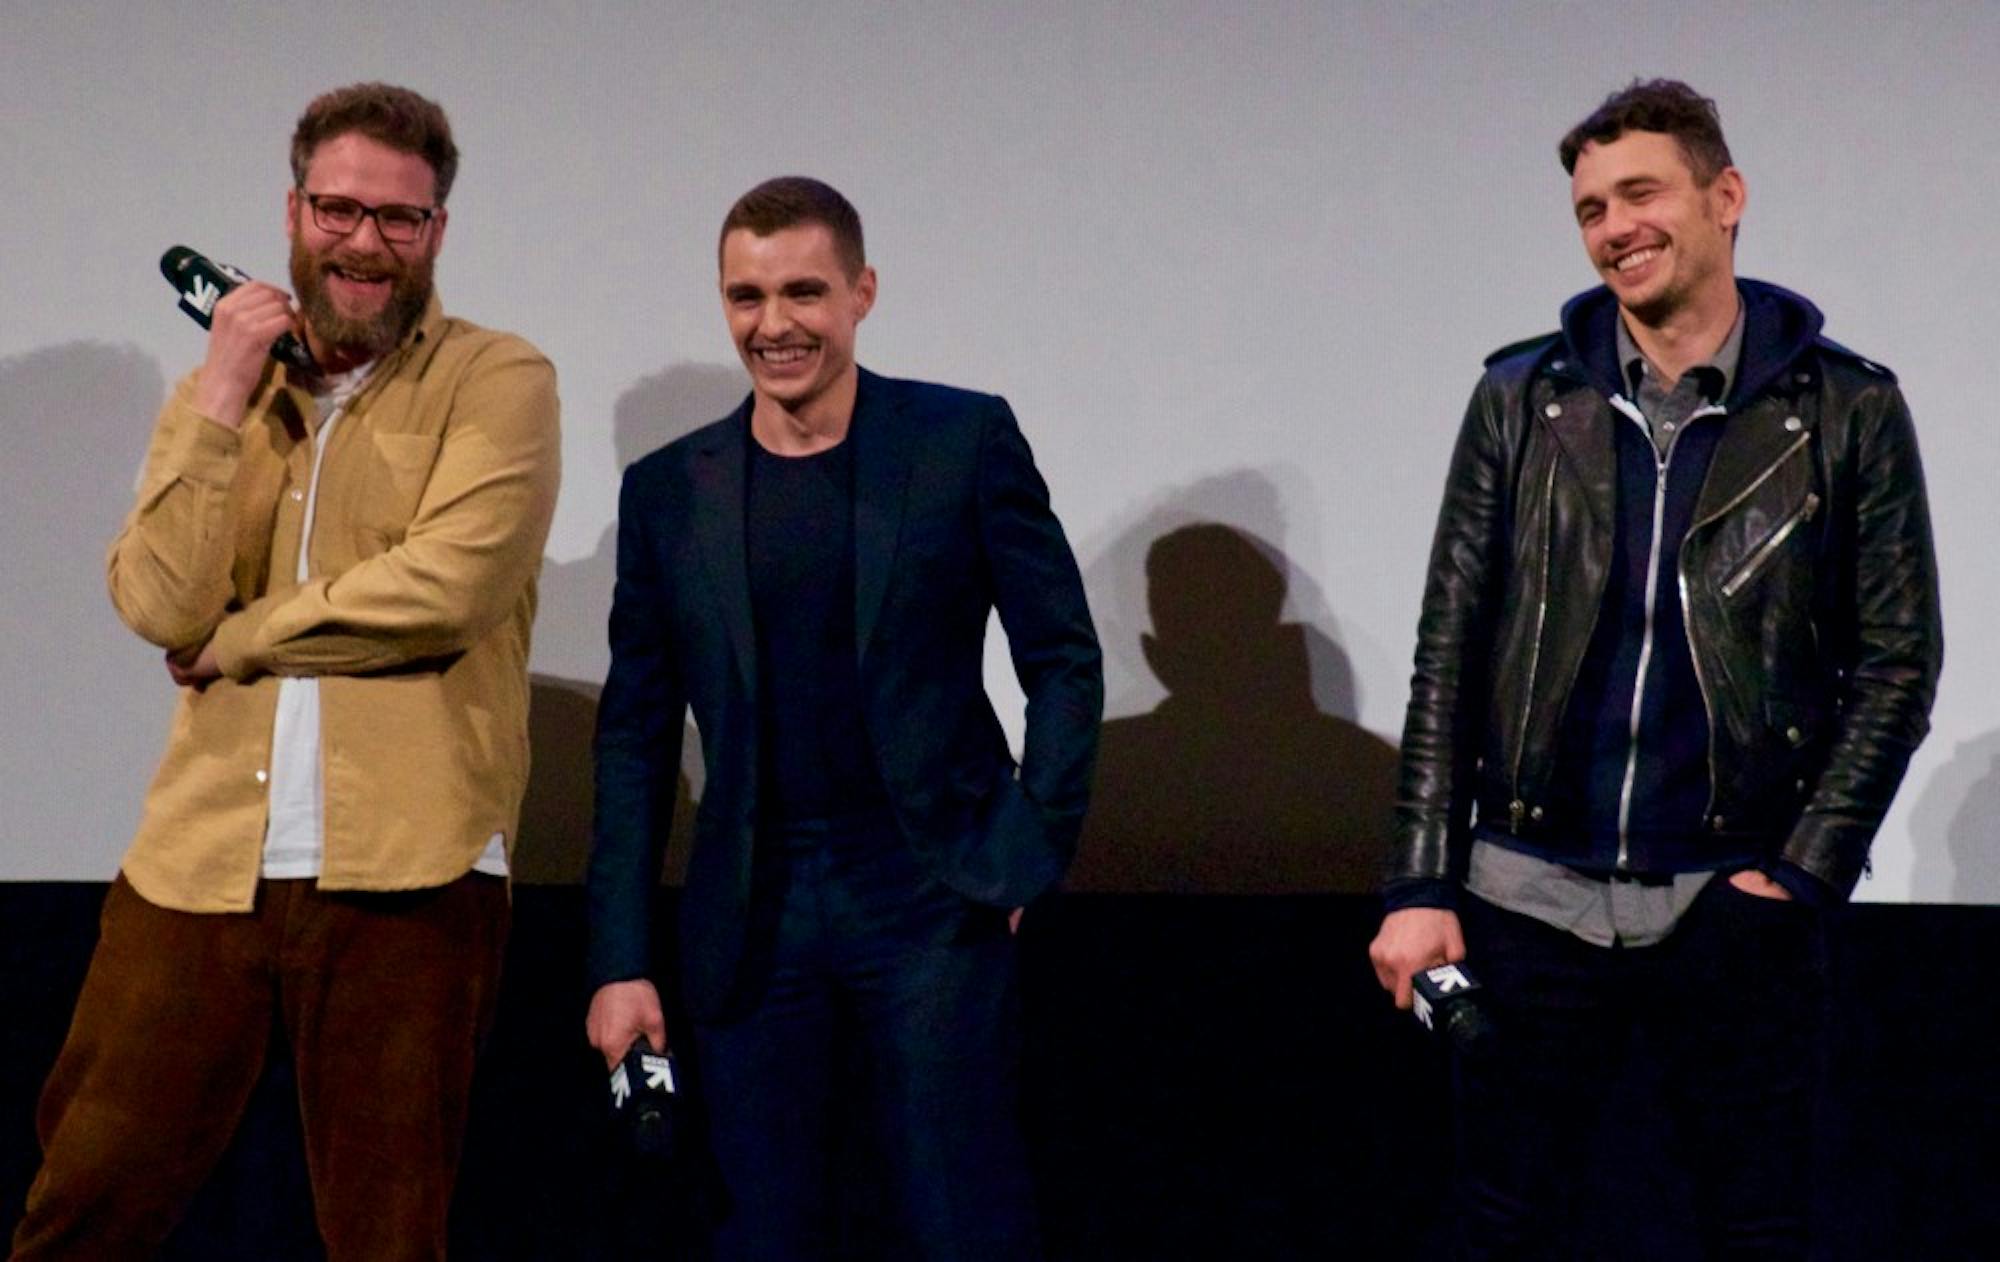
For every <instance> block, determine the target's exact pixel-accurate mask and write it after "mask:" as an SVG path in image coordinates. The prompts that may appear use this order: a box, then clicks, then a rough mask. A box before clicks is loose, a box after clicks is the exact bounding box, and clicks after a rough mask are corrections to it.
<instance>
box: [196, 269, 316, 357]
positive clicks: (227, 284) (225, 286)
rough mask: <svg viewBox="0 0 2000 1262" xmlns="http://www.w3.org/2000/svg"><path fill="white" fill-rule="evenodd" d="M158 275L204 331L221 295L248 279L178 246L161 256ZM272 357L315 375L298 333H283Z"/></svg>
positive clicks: (307, 352)
mask: <svg viewBox="0 0 2000 1262" xmlns="http://www.w3.org/2000/svg"><path fill="white" fill-rule="evenodd" d="M160 274H161V275H162V276H165V277H166V278H167V283H168V284H169V285H172V286H173V287H174V288H175V289H177V290H179V291H180V295H181V310H183V311H185V312H187V313H188V314H189V315H191V316H193V317H194V322H195V323H196V324H199V325H200V326H201V327H202V328H204V329H205V328H207V327H208V326H209V322H210V321H211V319H212V318H213V317H214V314H215V304H216V303H217V302H218V301H220V300H221V298H222V295H224V294H226V293H228V292H229V291H230V290H232V289H234V288H236V287H237V286H238V285H240V284H242V283H243V282H244V281H246V280H249V279H250V278H249V277H248V276H246V275H244V274H243V273H242V272H240V271H238V270H237V269H236V268H233V267H231V266H230V265H229V264H227V263H217V262H215V261H214V260H213V259H207V258H203V257H202V256H201V255H200V254H197V253H196V252H195V251H193V250H190V249H189V248H188V247H186V246H184V245H177V246H175V247H173V248H172V249H171V250H168V251H167V252H166V253H165V254H162V255H161V256H160ZM271 358H272V359H275V360H279V361H281V362H283V363H287V364H290V365H291V366H292V367H294V368H296V369H298V370H299V371H300V372H307V373H317V372H318V371H319V365H318V364H316V363H314V362H313V357H312V352H311V351H309V350H307V349H306V344H305V343H304V342H301V341H300V340H299V339H298V335H297V334H293V333H286V334H284V335H283V336H281V337H279V338H278V340H277V341H275V342H273V343H271Z"/></svg>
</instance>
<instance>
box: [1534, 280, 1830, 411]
mask: <svg viewBox="0 0 2000 1262" xmlns="http://www.w3.org/2000/svg"><path fill="white" fill-rule="evenodd" d="M1736 292H1737V294H1738V295H1740V296H1741V298H1742V300H1743V359H1742V361H1741V362H1740V363H1739V364H1738V365H1737V368H1736V379H1735V384H1734V385H1733V386H1732V388H1731V390H1730V395H1729V398H1728V399H1727V400H1726V401H1725V402H1726V403H1727V405H1728V406H1730V407H1735V406H1736V405H1737V404H1739V403H1741V402H1742V401H1743V400H1745V399H1750V398H1755V397H1756V395H1757V394H1758V393H1759V392H1760V391H1762V390H1763V389H1764V388H1765V387H1766V386H1768V385H1770V384H1771V383H1772V382H1773V381H1775V380H1777V378H1778V377H1779V376H1781V375H1782V374H1783V373H1784V372H1785V370H1786V369H1787V368H1789V367H1790V366H1791V364H1792V363H1793V362H1794V361H1795V360H1797V359H1798V358H1799V357H1800V356H1801V355H1803V354H1805V353H1806V351H1807V350H1808V349H1810V348H1811V347H1812V345H1813V343H1814V342H1815V341H1816V340H1817V339H1818V338H1819V330H1820V326H1821V325H1822V324H1823V323H1824V322H1825V321H1824V318H1823V317H1822V316H1821V315H1820V313H1819V308H1818V307H1815V306H1813V305H1812V303H1811V302H1810V301H1808V300H1807V299H1805V298H1803V297H1801V296H1799V295H1798V294H1795V293H1793V292H1792V291H1791V290H1789V289H1785V288H1783V287H1781V286H1778V285H1772V284H1768V283H1766V282H1764V281H1761V280H1749V279H1747V278H1742V277H1739V278H1738V279H1737V281H1736ZM1617 318H1618V300H1617V298H1615V297H1613V296H1612V293H1611V291H1610V290H1609V289H1608V288H1606V287H1605V286H1603V285H1599V286H1597V287H1596V288H1595V289H1587V290H1585V291H1584V292H1582V293H1580V294H1578V295H1577V296H1576V297H1574V298H1572V299H1570V300H1569V301H1568V302H1566V303H1564V304H1563V309H1562V334H1561V339H1562V344H1563V347H1564V349H1565V350H1566V351H1567V352H1568V354H1569V358H1570V360H1571V362H1573V363H1575V364H1576V365H1577V366H1578V368H1579V369H1580V370H1581V371H1582V373H1583V375H1584V376H1585V377H1587V378H1588V379H1589V380H1590V383H1591V384H1592V385H1593V386H1595V387H1596V388H1597V389H1598V390H1599V391H1601V392H1602V393H1603V394H1604V396H1605V397H1606V398H1610V397H1611V396H1613V395H1620V394H1623V393H1625V382H1624V374H1623V373H1621V372H1620V371H1619V367H1618V334H1617V328H1616V326H1615V325H1613V324H1612V321H1613V320H1616V319H1617Z"/></svg>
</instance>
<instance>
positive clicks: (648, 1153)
mask: <svg viewBox="0 0 2000 1262" xmlns="http://www.w3.org/2000/svg"><path fill="white" fill-rule="evenodd" d="M677 1086H678V1084H677V1081H676V1078H675V1073H674V1056H673V1053H672V1052H665V1053H661V1052H656V1051H654V1050H653V1049H652V1048H651V1046H649V1045H648V1044H647V1042H646V1040H645V1038H644V1037H643V1036H642V1037H640V1038H637V1039H634V1040H633V1041H632V1046H631V1047H629V1048H627V1049H626V1051H625V1059H624V1060H621V1061H619V1062H618V1068H616V1069H614V1070H612V1071H611V1112H612V1114H613V1115H614V1116H615V1117H617V1118H618V1119H619V1120H620V1121H622V1122H624V1123H625V1125H626V1133H627V1134H628V1135H629V1136H630V1137H631V1140H632V1148H633V1150H634V1151H635V1152H637V1153H638V1154H639V1155H640V1156H642V1157H671V1156H673V1155H674V1102H675V1099H676V1095H675V1092H676V1090H677Z"/></svg>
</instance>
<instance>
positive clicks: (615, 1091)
mask: <svg viewBox="0 0 2000 1262" xmlns="http://www.w3.org/2000/svg"><path fill="white" fill-rule="evenodd" d="M631 1098H632V1080H631V1079H630V1078H628V1077H626V1076H625V1066H623V1065H620V1066H618V1068H616V1069H614V1070H612V1071H611V1107H612V1108H614V1109H622V1108H624V1107H625V1101H627V1100H629V1099H631Z"/></svg>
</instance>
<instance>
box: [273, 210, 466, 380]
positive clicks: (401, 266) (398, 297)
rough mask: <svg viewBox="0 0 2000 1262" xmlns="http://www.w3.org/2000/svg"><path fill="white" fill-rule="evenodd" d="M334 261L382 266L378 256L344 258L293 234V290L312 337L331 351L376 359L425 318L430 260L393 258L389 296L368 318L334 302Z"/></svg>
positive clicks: (375, 268) (370, 268)
mask: <svg viewBox="0 0 2000 1262" xmlns="http://www.w3.org/2000/svg"><path fill="white" fill-rule="evenodd" d="M336 265H338V266H341V267H352V268H354V269H356V270H361V271H367V272H375V271H380V270H381V269H382V264H381V262H380V261H379V260H361V259H352V258H343V257H342V256H340V255H339V254H337V253H331V252H329V253H321V254H315V253H314V252H312V251H311V250H308V249H307V248H306V246H305V243H304V242H303V241H301V240H299V238H298V237H296V236H294V237H293V238H292V292H293V293H295V294H297V295H298V299H299V311H300V314H301V315H303V316H304V318H305V323H306V327H307V328H309V329H311V330H312V333H313V337H314V338H315V339H316V340H317V341H318V342H320V344H321V345H323V346H325V347H327V348H328V349H329V350H330V351H332V352H333V353H335V354H338V355H340V356H342V357H345V358H349V359H355V360H372V359H377V358H379V357H381V356H382V355H384V354H386V353H387V352H389V351H390V350H393V349H394V348H395V346H396V344H397V343H398V342H401V341H402V340H403V335H404V334H406V333H408V332H409V331H410V330H411V329H413V328H415V327H416V324H417V321H418V320H420V319H422V318H423V314H424V308H425V307H426V306H428V305H429V304H430V300H431V283H432V282H431V278H432V266H431V259H430V258H429V257H427V256H426V257H423V258H419V259H417V260H415V261H413V262H403V261H401V260H397V263H396V265H395V270H394V271H393V272H392V273H391V276H392V279H391V281H390V283H389V300H388V301H387V302H385V303H383V304H382V309H381V310H380V311H377V312H376V313H375V314H374V315H371V316H349V315H343V314H342V313H341V311H340V309H339V308H338V307H336V306H335V305H334V302H333V296H332V295H331V294H329V293H328V292H327V289H326V274H327V272H328V271H329V270H331V269H332V268H333V267H335V266H336Z"/></svg>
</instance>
